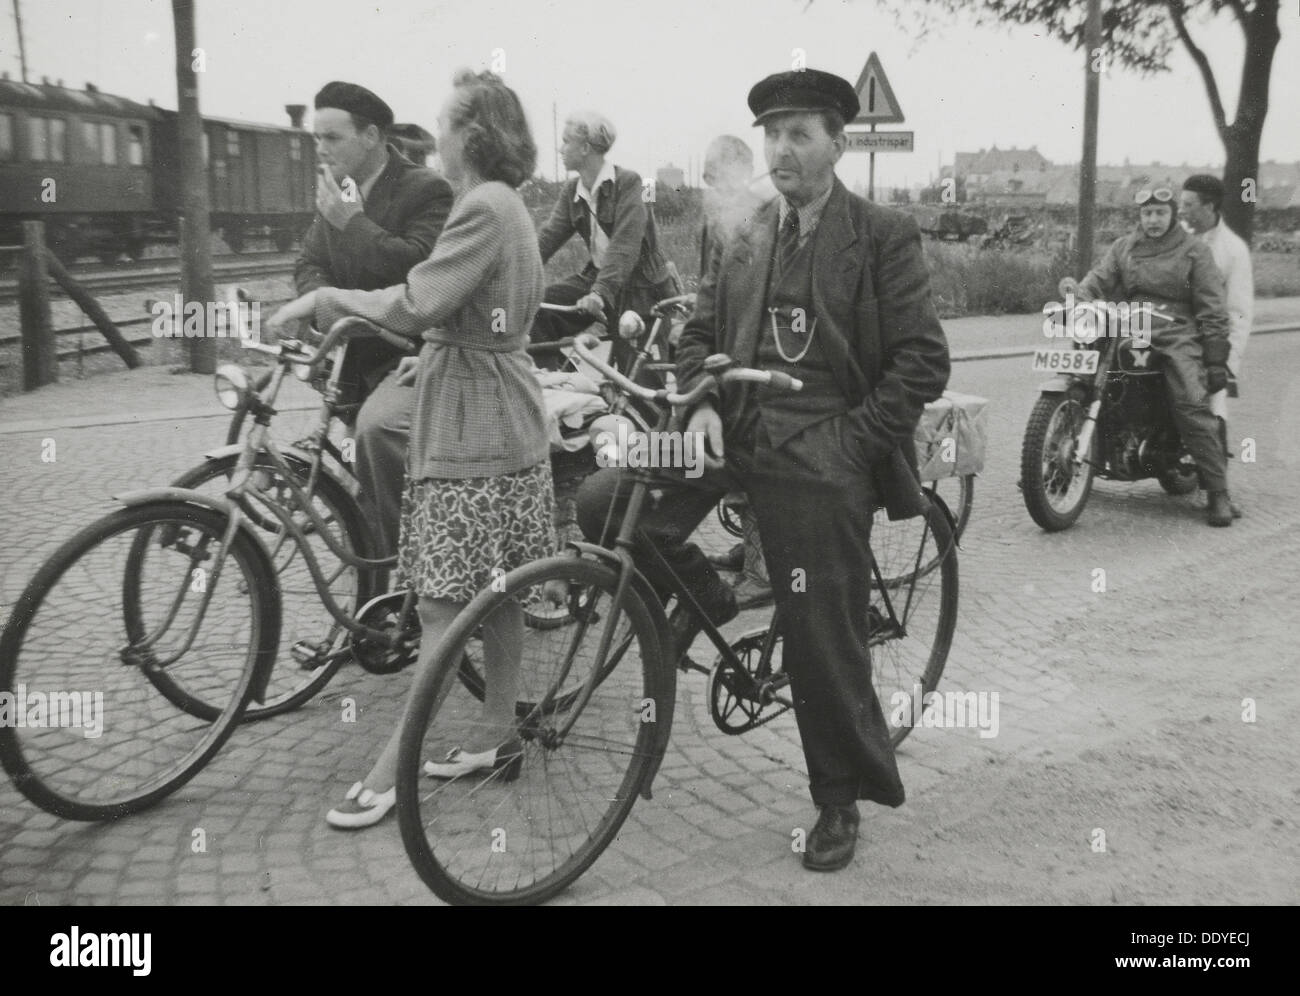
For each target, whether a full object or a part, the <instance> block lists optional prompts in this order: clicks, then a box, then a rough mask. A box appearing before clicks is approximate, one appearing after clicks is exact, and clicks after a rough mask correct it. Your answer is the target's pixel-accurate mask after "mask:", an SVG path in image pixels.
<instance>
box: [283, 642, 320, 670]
mask: <svg viewBox="0 0 1300 996" xmlns="http://www.w3.org/2000/svg"><path fill="white" fill-rule="evenodd" d="M328 651H329V646H328V645H327V644H324V643H311V642H310V641H308V640H299V641H298V642H297V643H295V644H294V645H293V646H292V647H291V648H290V649H289V654H290V655H291V656H292V657H293V659H294V660H295V661H297V662H298V666H299V667H300V668H302V669H303V670H304V671H315V670H316V669H317V668H318V667H322V666H324V665H325V663H326V660H325V655H326V653H327V652H328Z"/></svg>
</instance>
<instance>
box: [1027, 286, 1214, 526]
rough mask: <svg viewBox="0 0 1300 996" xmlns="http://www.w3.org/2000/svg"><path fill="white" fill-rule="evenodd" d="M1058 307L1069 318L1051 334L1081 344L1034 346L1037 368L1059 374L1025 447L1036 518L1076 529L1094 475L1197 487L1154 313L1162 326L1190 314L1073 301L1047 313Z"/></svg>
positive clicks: (1042, 398)
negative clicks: (1154, 340) (1154, 338)
mask: <svg viewBox="0 0 1300 996" xmlns="http://www.w3.org/2000/svg"><path fill="white" fill-rule="evenodd" d="M1053 310H1056V311H1059V315H1058V316H1056V317H1057V319H1058V320H1059V324H1057V322H1056V321H1054V322H1053V324H1052V325H1051V326H1048V325H1047V323H1046V322H1045V324H1044V329H1045V331H1047V330H1048V329H1049V328H1050V329H1052V330H1054V331H1053V334H1056V335H1061V334H1064V335H1068V336H1070V338H1071V340H1072V341H1071V348H1070V349H1054V348H1047V349H1039V350H1035V351H1034V358H1033V362H1032V366H1031V369H1033V370H1035V371H1046V372H1049V373H1053V374H1055V376H1054V377H1053V378H1052V379H1051V380H1049V381H1047V382H1046V383H1044V384H1043V385H1042V386H1041V388H1040V392H1041V393H1040V395H1039V398H1038V401H1037V402H1036V403H1035V404H1034V408H1033V411H1032V412H1031V413H1030V415H1029V423H1028V425H1026V427H1025V436H1024V442H1023V444H1022V446H1021V451H1020V487H1021V491H1022V493H1023V497H1024V501H1025V507H1026V508H1027V509H1028V510H1029V514H1030V516H1031V517H1032V518H1033V520H1034V522H1036V523H1037V524H1038V525H1039V526H1041V527H1042V528H1043V529H1046V530H1048V531H1049V532H1056V531H1058V530H1062V529H1068V528H1069V527H1070V526H1072V525H1073V524H1074V522H1075V520H1076V519H1078V518H1079V515H1080V514H1081V513H1082V512H1083V507H1084V505H1085V504H1087V501H1088V496H1089V494H1091V492H1092V482H1093V479H1094V477H1100V478H1102V479H1103V480H1110V481H1140V480H1144V479H1146V478H1150V477H1154V478H1155V479H1156V480H1158V481H1159V482H1160V486H1161V487H1162V488H1164V490H1165V491H1166V492H1167V493H1169V494H1171V495H1183V494H1189V493H1190V492H1192V491H1194V490H1196V487H1197V484H1198V477H1197V471H1196V462H1195V461H1194V460H1193V459H1192V456H1191V454H1190V453H1188V452H1187V450H1186V448H1185V447H1184V446H1183V444H1182V441H1181V439H1180V437H1179V434H1178V429H1177V426H1176V425H1175V423H1174V418H1173V406H1172V404H1171V402H1170V399H1169V395H1168V391H1167V389H1166V387H1165V379H1164V374H1163V372H1162V364H1163V362H1164V358H1163V357H1162V356H1161V355H1160V354H1159V353H1157V352H1156V351H1155V350H1154V349H1152V348H1151V322H1150V319H1152V318H1154V319H1156V320H1158V321H1160V322H1162V323H1164V325H1163V326H1162V329H1172V328H1175V327H1179V326H1181V325H1182V324H1183V321H1182V319H1179V318H1177V317H1175V316H1173V315H1168V314H1165V313H1163V312H1160V311H1157V310H1155V309H1153V308H1151V307H1150V305H1149V304H1143V305H1140V306H1139V305H1128V304H1121V305H1118V306H1117V305H1115V304H1110V303H1106V304H1103V303H1101V302H1096V301H1079V302H1077V303H1074V302H1069V301H1067V303H1066V305H1065V306H1064V307H1061V306H1060V305H1059V304H1058V305H1055V306H1048V307H1045V308H1044V314H1045V315H1051V314H1052V312H1053ZM1135 322H1136V324H1137V329H1136V331H1135V330H1134V323H1135ZM1058 330H1059V331H1058Z"/></svg>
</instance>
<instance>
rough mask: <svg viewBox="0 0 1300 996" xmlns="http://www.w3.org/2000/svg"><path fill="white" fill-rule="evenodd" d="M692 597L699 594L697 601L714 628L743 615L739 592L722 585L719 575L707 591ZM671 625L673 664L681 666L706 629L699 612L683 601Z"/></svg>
mask: <svg viewBox="0 0 1300 996" xmlns="http://www.w3.org/2000/svg"><path fill="white" fill-rule="evenodd" d="M692 594H694V595H695V599H696V601H698V602H699V603H700V606H701V607H702V608H703V609H704V611H705V613H706V614H707V615H708V617H709V622H711V623H713V625H714V626H722V625H724V624H725V623H729V622H731V620H733V619H735V618H736V616H737V615H739V614H740V609H738V608H737V607H736V595H735V593H734V592H733V591H732V590H731V586H730V585H728V584H724V583H723V582H722V579H721V578H718V577H716V576H715V578H714V579H713V583H711V584H710V585H709V588H708V591H707V592H703V593H696V592H692ZM668 626H669V628H670V629H671V630H672V634H673V662H674V663H677V662H679V661H680V660H681V659H682V658H683V657H685V656H686V652H687V651H688V650H690V649H691V644H692V643H694V642H695V638H696V637H697V636H699V635H700V631H701V630H702V629H703V628H704V627H703V626H702V625H701V624H700V620H699V618H698V617H697V616H696V615H695V613H694V612H693V611H691V610H690V609H688V608H687V607H686V606H685V605H682V604H681V603H680V602H679V603H678V604H677V605H676V606H674V608H673V611H672V612H671V613H669V615H668Z"/></svg>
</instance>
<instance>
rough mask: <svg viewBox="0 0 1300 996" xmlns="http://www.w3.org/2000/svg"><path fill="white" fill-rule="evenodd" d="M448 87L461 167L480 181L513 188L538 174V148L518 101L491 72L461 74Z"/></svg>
mask: <svg viewBox="0 0 1300 996" xmlns="http://www.w3.org/2000/svg"><path fill="white" fill-rule="evenodd" d="M452 85H453V86H454V87H455V91H454V96H455V98H456V100H455V103H454V105H453V107H452V112H451V126H452V127H453V128H455V129H456V130H457V131H460V132H462V133H463V134H464V138H465V152H464V155H465V160H466V162H467V163H468V164H469V166H470V167H471V168H472V169H473V170H474V172H475V173H477V174H478V175H479V176H481V177H482V178H483V179H484V180H500V181H501V182H502V183H505V184H507V185H509V186H510V187H518V186H519V185H520V184H521V183H523V182H524V181H525V180H527V179H528V178H529V177H530V176H532V175H533V171H534V170H535V169H536V168H537V144H536V143H535V142H534V141H533V133H532V131H531V130H530V129H529V127H528V118H527V117H526V116H525V115H524V108H523V105H522V104H520V103H519V98H518V97H517V96H516V95H515V92H514V91H513V90H511V89H510V88H509V87H508V86H506V85H505V83H503V82H502V80H501V77H499V76H497V75H496V74H494V73H490V72H481V73H475V72H473V71H471V70H468V69H462V70H461V71H460V72H458V73H456V75H455V78H454V79H453V80H452Z"/></svg>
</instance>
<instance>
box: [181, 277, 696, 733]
mask: <svg viewBox="0 0 1300 996" xmlns="http://www.w3.org/2000/svg"><path fill="white" fill-rule="evenodd" d="M684 301H685V298H671V299H667V300H665V301H661V302H658V303H657V304H656V305H655V307H654V309H653V312H654V314H655V316H656V321H655V324H654V327H653V328H652V330H651V331H650V333H649V335H648V336H644V329H633V330H632V332H631V333H625V334H624V338H625V339H627V340H630V341H632V342H633V343H634V344H635V354H634V355H635V356H636V357H637V359H636V361H635V362H636V363H637V364H638V369H640V365H641V364H644V363H646V362H647V361H650V360H651V358H652V356H653V350H654V349H655V345H656V340H657V339H658V337H659V334H660V332H661V328H662V321H663V319H664V318H666V316H668V315H669V314H671V313H672V312H673V311H674V309H679V308H680V307H681V306H682V304H683V302H684ZM543 307H545V308H548V309H550V310H554V311H557V312H569V313H577V311H578V309H577V308H576V307H573V306H567V305H543ZM347 327H348V328H349V329H351V330H352V332H351V334H350V335H349V341H355V340H356V339H357V338H359V337H360V334H365V335H368V336H375V337H379V338H383V339H384V340H385V341H387V342H389V343H390V344H391V345H394V346H395V347H397V348H398V349H399V350H401V351H403V352H406V353H408V354H409V353H410V352H413V347H412V345H411V343H410V340H407V339H405V338H403V337H401V336H398V335H395V334H394V333H391V332H388V331H387V330H384V329H380V328H379V327H377V326H374V325H371V324H370V323H366V322H363V321H362V320H360V319H354V320H352V323H351V325H349V326H347ZM259 348H261V347H259ZM318 348H319V349H320V350H322V351H323V352H325V353H326V355H327V356H328V354H329V353H330V352H332V351H333V350H332V348H330V347H327V346H326V345H325V344H324V343H322V344H321V346H320V347H318ZM344 348H346V344H345V347H344ZM571 348H572V340H571V339H564V340H560V341H557V342H550V343H538V344H533V345H530V346H529V347H528V351H529V353H530V354H532V355H534V356H536V355H539V354H542V353H547V352H564V353H566V354H568V353H571ZM263 351H266V350H265V349H263ZM271 352H272V354H273V355H275V354H274V350H271ZM277 358H278V359H280V360H281V364H280V367H279V368H278V369H273V370H272V371H270V373H269V374H268V375H266V376H265V377H263V378H259V379H258V380H257V381H254V382H253V384H252V386H251V388H250V387H249V386H247V385H246V384H244V383H241V384H239V385H235V384H233V383H232V382H231V381H230V380H229V377H230V375H231V372H230V370H229V369H225V371H224V372H219V374H218V395H219V397H222V399H223V404H225V406H226V407H228V408H231V409H232V410H233V411H235V413H236V414H235V416H234V419H233V420H232V423H231V429H230V432H231V434H235V435H238V433H239V432H240V431H242V429H241V426H242V423H243V420H244V418H245V417H246V416H247V415H248V414H250V413H252V414H253V415H254V416H255V419H256V417H258V416H260V417H262V418H267V419H269V418H270V417H271V416H272V415H275V414H277V413H276V411H275V408H274V405H275V401H276V397H277V396H278V391H279V388H280V385H281V384H282V383H283V382H284V379H285V378H284V373H283V371H284V368H285V367H286V366H287V368H288V369H289V370H291V371H293V373H294V375H295V376H297V377H298V378H299V379H301V380H305V381H310V382H311V383H312V384H313V385H314V386H315V387H316V389H317V390H318V391H319V392H320V394H321V404H320V406H319V407H318V409H317V416H316V420H315V424H314V426H313V428H312V429H311V431H310V433H309V434H308V435H307V436H306V438H304V439H302V440H300V441H299V442H297V443H294V444H292V445H290V446H288V447H285V448H284V450H283V451H282V453H281V455H282V457H283V466H281V465H279V464H277V463H276V462H275V461H273V460H272V459H271V458H270V457H269V456H266V455H262V456H259V457H257V458H256V462H255V463H254V470H253V473H254V476H255V479H256V482H257V484H258V488H257V490H258V491H259V492H260V495H261V497H262V498H263V499H265V496H266V495H268V494H271V493H274V496H275V501H276V503H277V504H278V505H280V506H281V508H282V509H283V510H284V511H287V512H289V513H291V514H292V516H293V517H294V521H295V522H296V524H297V526H298V528H299V532H300V534H301V535H293V534H291V533H290V532H289V531H288V530H287V529H286V528H285V526H284V525H283V516H277V515H273V514H269V513H268V512H267V511H265V510H264V509H262V508H260V507H259V504H260V503H256V502H251V501H249V500H248V499H247V498H246V497H240V496H236V495H234V493H233V492H231V491H230V488H231V482H232V481H233V479H234V475H235V473H236V468H237V466H238V463H239V461H240V460H243V459H246V451H247V448H248V447H247V442H248V441H247V439H245V441H244V442H243V443H237V444H235V445H227V446H226V447H223V448H221V449H218V450H215V451H213V452H211V453H209V454H207V458H206V459H205V460H204V462H203V463H202V464H199V465H198V466H196V467H193V468H191V469H190V470H188V471H186V472H185V473H183V474H181V475H180V476H179V477H177V478H176V479H175V480H174V481H173V482H172V487H175V488H183V489H187V490H200V491H202V490H204V489H205V488H211V487H214V486H215V488H216V490H217V492H218V493H220V494H224V495H227V497H234V498H235V499H236V500H238V501H239V502H240V506H241V510H242V512H243V514H244V515H245V516H246V517H247V519H248V521H249V522H250V523H252V524H254V525H256V526H257V527H258V529H259V530H261V534H262V536H263V539H264V540H265V541H266V543H267V545H268V546H270V547H271V555H272V561H273V563H274V564H275V566H276V570H277V573H278V575H279V583H280V590H281V594H282V596H283V597H284V598H286V599H290V600H296V601H295V604H294V605H293V606H292V607H291V608H292V609H293V611H289V612H286V613H285V617H286V625H287V629H288V632H286V633H284V634H283V640H282V643H283V644H284V645H285V648H286V649H287V651H288V653H289V654H290V655H291V656H292V657H293V659H294V660H295V661H297V663H298V665H299V669H298V670H296V671H288V672H286V671H284V670H283V669H281V670H278V671H276V672H275V673H274V675H273V679H272V685H271V688H270V689H269V693H268V697H267V699H266V700H265V701H263V702H261V703H259V704H255V705H250V706H249V708H248V709H247V710H246V711H245V714H244V718H245V719H247V720H253V719H261V718H267V717H270V716H275V715H279V714H281V713H284V712H288V711H290V710H293V709H297V708H299V707H300V706H302V705H303V704H304V703H306V702H307V701H308V700H310V699H311V698H312V697H314V696H315V695H316V694H317V693H319V691H320V690H321V689H322V688H324V686H325V685H326V684H327V683H328V682H329V681H330V680H331V679H332V677H333V676H334V674H335V673H337V671H338V669H339V668H340V667H341V666H342V665H343V664H344V663H346V661H347V660H348V658H349V657H350V656H351V654H352V651H353V649H354V648H353V647H352V646H351V645H350V644H343V645H339V644H338V641H339V638H340V636H341V635H342V634H343V632H344V631H345V629H346V625H345V624H344V623H342V622H341V621H340V619H339V616H338V613H336V612H335V611H333V610H332V609H331V608H330V606H329V605H328V604H324V603H323V601H322V600H321V599H315V600H313V598H312V596H313V595H317V594H320V595H323V594H324V592H326V591H328V592H329V593H330V594H331V596H332V597H333V600H334V601H335V602H336V603H337V604H339V605H343V604H347V603H349V602H350V603H351V604H353V605H358V606H362V605H366V604H367V603H368V602H369V601H370V600H371V599H372V598H374V597H375V596H377V595H379V594H380V593H381V592H384V591H385V590H386V584H387V573H388V568H389V567H391V566H392V565H393V564H394V563H395V558H394V557H389V558H384V559H376V558H375V552H376V549H377V544H376V541H375V537H374V535H373V534H372V532H371V530H370V527H369V524H368V522H367V519H366V515H365V513H364V512H363V511H362V509H361V508H360V506H359V504H358V502H357V499H356V495H357V491H358V484H357V482H356V479H355V476H354V475H353V474H352V464H351V461H350V460H348V459H346V453H345V451H344V450H343V449H340V448H339V447H337V446H335V445H334V444H333V443H332V441H331V440H330V438H329V433H330V431H331V428H332V427H333V426H335V425H337V424H338V419H339V418H340V415H341V413H342V412H344V411H346V408H347V404H348V403H347V402H346V401H345V400H344V398H345V394H346V392H345V391H344V389H343V388H341V387H340V383H339V381H340V376H341V373H340V372H341V370H342V368H343V363H342V357H341V355H335V356H332V357H329V358H328V359H327V360H326V361H325V363H324V367H315V368H313V367H309V366H308V365H307V364H305V363H302V362H299V361H298V359H295V354H294V353H293V351H292V350H291V351H290V352H289V353H287V354H283V355H278V356H277ZM326 368H327V372H324V373H322V372H321V371H322V369H326ZM244 380H245V381H246V380H247V378H246V377H245V378H244ZM258 384H261V385H262V387H261V388H258V387H257V385H258ZM602 396H603V397H604V399H605V401H606V406H607V408H608V409H609V411H610V412H612V413H615V414H623V415H626V416H627V417H629V418H631V419H632V420H633V422H634V423H635V424H636V425H638V426H644V420H643V418H642V416H641V415H640V414H639V413H638V412H637V411H636V410H635V409H634V408H633V407H631V406H628V405H627V404H626V399H624V398H623V397H622V396H621V395H618V396H617V397H611V395H610V394H609V393H608V392H606V393H604V394H603V395H602ZM327 455H329V456H332V457H333V462H332V463H327V462H326V461H325V457H326V456H327ZM592 462H593V461H592V455H591V453H590V452H589V451H586V452H584V451H579V453H578V454H576V455H574V456H572V457H571V456H570V455H569V454H564V455H563V456H562V457H561V456H559V455H556V456H553V457H552V468H553V473H554V477H555V487H556V496H557V503H563V502H565V501H570V502H571V500H572V494H571V493H576V490H577V485H578V484H579V483H580V482H581V478H582V477H584V476H585V475H586V474H587V473H590V470H591V466H592ZM336 464H337V465H340V466H342V467H344V468H345V469H346V470H347V471H348V474H347V476H346V477H345V476H344V475H342V474H340V473H339V472H338V471H337V470H336V469H335V465H336ZM288 477H292V478H293V479H295V480H296V481H298V482H299V484H300V485H301V490H300V491H296V490H294V489H293V488H292V487H291V486H290V485H289V483H288V480H287V478H288ZM308 506H311V507H315V508H316V510H317V512H318V513H320V518H321V519H322V520H323V521H322V522H316V521H314V520H313V519H312V517H311V516H309V515H307V514H306V512H305V509H306V508H307V507H308ZM561 518H563V516H562V515H561ZM331 531H332V532H333V539H334V540H335V542H336V545H341V546H342V547H343V548H344V550H345V551H349V552H351V553H353V554H357V555H359V556H360V557H362V558H363V559H365V560H367V561H369V562H370V563H369V565H368V566H367V568H366V570H365V571H364V572H363V573H361V574H360V575H358V570H359V565H358V564H356V563H352V562H350V561H348V560H347V558H346V557H341V556H340V555H338V553H337V551H334V550H332V549H331V544H330V542H329V540H328V539H327V538H326V535H325V534H326V533H327V532H331ZM309 545H310V546H311V547H312V549H313V552H314V555H315V559H316V561H317V562H318V563H319V564H323V565H325V566H324V567H322V569H320V570H319V571H317V570H314V569H313V568H312V566H311V565H310V563H309V562H308V561H307V558H306V557H305V556H298V553H299V551H300V550H303V549H305V548H306V547H307V546H309ZM322 579H323V580H322ZM322 608H324V609H325V613H324V614H323V613H322V612H321V609H322ZM390 608H391V605H390ZM525 618H526V621H527V622H528V624H529V625H530V626H536V627H539V628H544V627H547V626H556V625H561V624H562V623H563V621H564V615H563V613H560V614H556V613H552V612H547V611H544V610H543V609H542V607H540V606H537V607H532V608H530V609H529V610H528V611H527V612H526V615H525ZM402 625H403V626H406V627H407V628H410V627H412V626H415V625H416V623H415V622H414V621H413V620H406V621H405V622H403V623H402ZM322 631H326V635H325V636H324V637H323V638H322V637H321V635H320V634H321V633H322ZM367 650H369V648H368V646H367ZM360 663H361V665H362V667H363V668H365V669H366V670H369V671H371V672H372V673H379V674H386V673H390V672H391V671H395V670H398V669H400V667H403V666H405V665H406V664H408V663H410V660H409V659H408V658H407V656H405V655H403V656H401V657H400V658H398V659H395V660H391V661H390V660H388V659H387V658H386V657H385V656H384V655H383V654H382V653H381V654H371V653H366V654H363V655H362V657H361V658H360ZM465 681H466V683H467V685H468V686H469V687H470V688H471V689H472V690H474V691H475V692H476V694H478V695H480V696H481V695H482V689H483V681H482V677H481V675H479V674H478V672H477V671H476V670H475V669H474V667H473V666H470V665H467V667H466V672H465ZM188 705H189V707H191V708H194V709H196V710H198V711H199V712H204V711H209V710H206V708H205V707H204V706H203V705H202V704H201V703H196V702H190V703H188Z"/></svg>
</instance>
